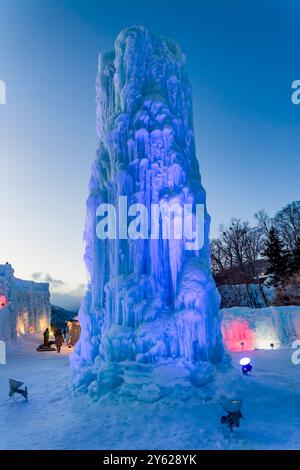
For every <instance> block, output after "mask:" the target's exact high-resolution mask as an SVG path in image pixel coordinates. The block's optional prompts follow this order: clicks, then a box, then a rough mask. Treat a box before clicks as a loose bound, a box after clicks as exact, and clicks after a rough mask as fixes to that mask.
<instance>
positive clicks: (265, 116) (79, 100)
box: [0, 0, 300, 295]
mask: <svg viewBox="0 0 300 470" xmlns="http://www.w3.org/2000/svg"><path fill="white" fill-rule="evenodd" d="M133 24H143V25H145V26H147V27H148V28H150V29H151V30H153V31H154V32H156V33H159V34H162V35H165V36H169V37H172V38H173V39H175V40H176V41H177V42H178V43H179V44H180V46H181V48H182V50H183V51H184V53H185V54H186V56H187V66H188V71H189V77H190V81H191V83H192V86H193V97H194V125H195V134H196V140H197V154H198V158H199V162H200V168H201V173H202V180H203V184H204V186H205V188H206V190H207V201H208V209H209V212H210V214H211V216H212V233H213V234H216V228H217V226H218V225H219V224H220V223H222V222H223V223H226V222H228V221H229V220H230V218H231V217H232V216H236V217H241V218H244V219H249V220H250V221H252V220H253V214H254V213H255V212H257V211H258V210H260V209H262V208H264V209H266V210H267V211H268V212H269V213H270V214H271V215H272V214H274V212H275V211H276V210H277V209H279V208H281V207H282V206H283V205H285V204H286V203H288V202H289V201H291V200H295V199H299V175H300V158H299V135H300V133H299V131H300V106H295V105H293V104H292V103H291V98H290V97H291V83H292V81H293V80H296V79H300V60H299V44H300V4H299V2H298V1H297V0H287V1H283V0H282V1H276V0H269V1H268V0H260V1H259V0H252V1H251V2H250V1H248V2H247V1H245V0H231V1H229V0H228V1H221V0H218V1H217V0H205V1H201V0H198V1H191V0H180V1H179V0H174V1H173V2H172V3H170V2H169V1H165V0H153V1H152V2H149V0H139V1H136V0H127V1H126V2H124V1H123V2H121V1H100V0H98V1H96V0H89V1H88V2H87V1H84V0H72V1H71V0H60V1H58V0H56V1H55V0H52V1H50V0H0V80H4V81H5V82H6V86H7V104H6V105H5V106H3V105H1V106H0V159H1V160H0V161H1V168H0V172H1V185H0V201H1V205H0V207H1V229H0V263H2V262H5V261H6V260H8V261H10V262H11V263H12V264H13V266H14V267H15V271H16V274H17V275H18V276H19V277H23V278H31V276H32V274H33V273H37V272H43V273H47V274H49V275H50V276H51V277H52V278H53V279H55V280H61V281H63V283H64V284H63V285H62V284H60V285H61V287H59V292H60V294H61V295H62V294H64V293H66V292H69V291H72V295H77V294H78V293H79V291H80V285H81V284H82V283H84V282H85V268H84V265H83V262H82V255H83V242H82V233H83V228H84V212H85V199H86V196H87V186H88V179H89V171H90V166H91V163H92V160H93V158H94V154H95V148H96V143H97V140H96V132H95V75H96V67H97V55H98V52H99V51H100V50H111V49H112V48H113V42H114V39H115V37H116V35H117V34H118V32H119V31H120V30H121V29H123V28H125V27H127V26H131V25H133ZM297 144H298V145H297ZM35 277H36V278H37V277H38V276H37V275H36V276H35ZM40 277H41V278H42V275H41V276H40ZM56 285H58V284H56Z"/></svg>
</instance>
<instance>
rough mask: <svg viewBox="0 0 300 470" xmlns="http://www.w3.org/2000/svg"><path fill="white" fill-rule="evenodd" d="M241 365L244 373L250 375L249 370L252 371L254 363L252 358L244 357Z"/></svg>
mask: <svg viewBox="0 0 300 470" xmlns="http://www.w3.org/2000/svg"><path fill="white" fill-rule="evenodd" d="M240 365H241V366H242V374H243V375H248V372H251V370H252V365H251V359H250V358H249V357H243V358H242V359H241V360H240Z"/></svg>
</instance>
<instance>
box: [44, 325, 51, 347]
mask: <svg viewBox="0 0 300 470" xmlns="http://www.w3.org/2000/svg"><path fill="white" fill-rule="evenodd" d="M43 336H44V346H46V347H47V348H48V347H49V338H50V331H49V328H46V330H45V331H44V334H43Z"/></svg>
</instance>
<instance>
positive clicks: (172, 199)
mask: <svg viewBox="0 0 300 470" xmlns="http://www.w3.org/2000/svg"><path fill="white" fill-rule="evenodd" d="M96 89H97V132H98V135H99V147H98V151H97V158H96V160H95V162H94V164H93V167H92V175H91V179H90V186H89V197H88V200H87V216H86V228H85V242H86V253H85V263H86V266H87V270H88V273H89V287H88V292H87V294H86V296H85V298H84V300H83V302H82V305H81V309H80V315H79V318H80V322H81V326H82V335H81V339H80V342H79V344H78V346H77V348H76V352H75V355H74V356H73V359H72V363H73V368H74V369H75V370H77V371H79V372H80V373H82V371H83V370H86V371H87V370H89V371H91V370H93V373H92V374H90V377H93V379H95V377H96V376H95V374H96V372H95V371H96V369H97V367H100V366H99V364H100V363H101V364H103V363H116V362H121V361H124V360H130V361H137V362H140V363H146V364H147V363H154V364H155V363H159V362H161V361H163V360H172V361H175V362H176V361H177V360H180V361H185V362H187V363H189V364H197V363H199V362H201V361H208V362H213V363H216V362H218V361H220V360H221V358H222V354H223V346H222V338H221V334H220V319H219V302H220V299H219V294H218V291H217V289H216V287H215V283H214V280H213V278H212V274H211V267H210V251H209V239H208V236H209V224H210V218H209V216H208V214H207V211H206V205H205V204H206V194H205V191H204V189H203V187H202V184H201V178H200V173H199V166H198V160H197V158H196V152H195V141H194V131H193V122H192V95H191V86H190V83H189V81H188V78H187V74H186V69H185V57H184V55H183V54H182V52H181V51H180V49H179V47H178V45H177V44H176V43H175V42H173V41H171V40H167V39H164V38H162V37H159V36H156V35H153V34H152V33H151V32H149V31H148V30H147V29H146V28H144V27H132V28H129V29H126V30H124V31H122V32H121V33H120V34H119V36H118V37H117V40H116V43H115V50H114V52H110V53H105V54H104V53H101V54H100V56H99V67H98V75H97V85H96ZM119 196H127V202H128V206H129V205H131V204H135V203H140V204H143V205H144V206H146V207H147V209H148V211H149V214H150V216H149V218H150V217H151V207H152V206H151V205H152V204H160V207H163V206H170V204H174V203H175V204H178V205H179V206H183V205H184V204H192V205H193V207H195V205H196V204H202V205H205V231H204V246H203V248H202V249H201V250H197V251H186V250H185V244H184V241H183V240H179V239H178V240H177V239H176V240H174V239H173V240H168V239H163V238H162V236H159V238H158V239H138V240H132V239H129V238H127V239H126V238H123V239H120V238H119V239H116V240H109V239H106V240H101V239H99V238H98V237H97V234H96V227H97V223H98V220H99V217H97V215H96V211H97V207H98V206H99V205H100V204H103V203H109V204H113V205H114V206H117V204H118V201H119ZM161 223H162V222H161V220H160V229H159V230H160V231H159V233H160V235H161ZM95 364H96V366H95ZM90 380H92V379H91V378H90Z"/></svg>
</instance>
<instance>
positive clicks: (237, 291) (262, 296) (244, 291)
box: [219, 284, 276, 308]
mask: <svg viewBox="0 0 300 470" xmlns="http://www.w3.org/2000/svg"><path fill="white" fill-rule="evenodd" d="M219 292H220V294H221V298H222V303H221V308H226V307H251V308H262V307H267V306H268V305H271V304H272V303H273V302H274V300H275V296H276V289H275V288H274V287H273V286H269V287H268V286H265V285H258V284H237V285H223V286H220V287H219Z"/></svg>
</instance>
